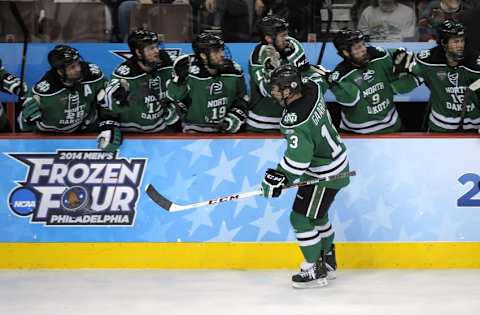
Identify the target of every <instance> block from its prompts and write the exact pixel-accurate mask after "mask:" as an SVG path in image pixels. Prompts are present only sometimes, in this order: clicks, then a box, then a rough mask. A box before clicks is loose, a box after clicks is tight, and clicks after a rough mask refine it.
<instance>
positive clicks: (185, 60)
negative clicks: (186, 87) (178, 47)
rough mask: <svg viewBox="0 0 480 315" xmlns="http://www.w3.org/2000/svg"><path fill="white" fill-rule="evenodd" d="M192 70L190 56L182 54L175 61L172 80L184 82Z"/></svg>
mask: <svg viewBox="0 0 480 315" xmlns="http://www.w3.org/2000/svg"><path fill="white" fill-rule="evenodd" d="M189 70H190V56H189V55H181V56H179V57H178V58H177V59H175V62H174V63H173V71H172V76H173V78H172V81H173V82H175V83H180V84H181V83H184V82H185V80H187V77H188V72H189Z"/></svg>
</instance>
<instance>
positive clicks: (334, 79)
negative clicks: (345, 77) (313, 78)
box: [327, 71, 340, 87]
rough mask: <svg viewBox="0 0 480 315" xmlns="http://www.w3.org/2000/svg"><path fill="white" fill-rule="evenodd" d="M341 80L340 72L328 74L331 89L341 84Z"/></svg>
mask: <svg viewBox="0 0 480 315" xmlns="http://www.w3.org/2000/svg"><path fill="white" fill-rule="evenodd" d="M339 79H340V73H339V72H338V71H333V72H328V73H327V81H328V85H329V86H330V87H332V86H335V85H338V83H339V82H340V80H339Z"/></svg>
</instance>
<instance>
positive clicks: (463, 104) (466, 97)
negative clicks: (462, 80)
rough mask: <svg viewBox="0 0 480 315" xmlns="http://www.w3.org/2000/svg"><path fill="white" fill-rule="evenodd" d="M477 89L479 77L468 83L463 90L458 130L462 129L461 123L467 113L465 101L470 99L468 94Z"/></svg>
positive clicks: (479, 86)
mask: <svg viewBox="0 0 480 315" xmlns="http://www.w3.org/2000/svg"><path fill="white" fill-rule="evenodd" d="M478 89H480V79H478V80H476V81H475V82H473V83H472V84H470V85H469V86H468V87H467V88H466V90H465V94H464V97H463V103H462V113H461V114H460V124H459V125H458V130H459V131H463V123H464V120H465V114H466V113H467V105H468V104H467V103H468V102H469V101H470V100H471V95H470V94H471V93H473V92H475V91H476V90H478Z"/></svg>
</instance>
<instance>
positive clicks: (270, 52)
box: [263, 45, 281, 71]
mask: <svg viewBox="0 0 480 315" xmlns="http://www.w3.org/2000/svg"><path fill="white" fill-rule="evenodd" d="M265 53H266V56H267V57H266V58H265V60H264V61H263V66H264V68H265V69H266V70H267V71H271V70H273V69H275V68H277V67H278V66H280V64H281V60H280V54H279V53H278V51H277V50H276V49H275V47H273V46H272V45H266V48H265Z"/></svg>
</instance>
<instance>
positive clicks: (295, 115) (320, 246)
mask: <svg viewBox="0 0 480 315" xmlns="http://www.w3.org/2000/svg"><path fill="white" fill-rule="evenodd" d="M271 83H272V97H274V99H275V100H276V101H277V102H278V103H279V104H280V105H281V106H282V107H283V108H284V109H285V110H284V112H283V116H282V120H281V123H280V131H281V132H282V134H283V136H284V138H285V139H286V140H287V142H288V146H287V149H286V151H285V154H284V157H283V159H282V161H281V162H280V163H279V164H278V166H277V168H276V169H275V170H274V169H268V170H267V172H266V173H265V177H264V180H263V183H262V190H263V195H264V196H265V197H278V196H279V195H280V194H281V192H282V190H281V187H282V186H283V185H287V184H288V183H293V182H294V181H295V180H297V179H300V180H301V181H304V180H308V179H312V178H322V177H325V176H330V175H336V174H340V173H344V172H348V170H349V164H348V159H347V151H346V147H345V145H344V144H343V142H342V140H341V139H340V137H339V135H338V133H337V130H336V129H335V127H334V126H333V124H332V122H331V119H330V115H329V113H328V110H327V108H326V106H325V99H324V95H323V93H322V89H321V87H320V86H319V85H318V84H317V83H315V82H314V81H312V80H306V81H305V83H304V82H302V78H301V76H300V73H299V72H298V70H297V68H295V67H294V66H292V65H283V66H280V67H278V68H276V69H275V70H274V71H273V72H272V75H271ZM349 181H350V180H349V178H348V177H346V178H342V179H339V180H335V181H330V182H320V183H318V184H316V185H308V186H303V187H301V188H299V189H298V192H297V195H296V198H295V201H294V203H293V211H292V212H291V214H290V222H291V224H292V226H293V228H294V230H295V234H296V237H297V240H298V242H299V245H300V249H301V251H302V253H303V256H304V257H305V262H304V263H303V264H302V266H301V271H300V273H298V274H296V275H294V276H293V277H292V285H293V286H294V287H295V288H308V287H317V286H325V285H327V284H328V282H327V271H328V274H329V276H330V277H329V278H334V277H335V273H334V272H335V269H336V261H335V251H334V245H333V239H334V231H333V229H332V226H331V224H330V222H329V219H328V209H329V208H330V206H331V204H332V202H333V200H334V198H335V195H336V194H337V193H338V191H339V190H340V189H341V188H343V187H345V186H347V185H348V183H349Z"/></svg>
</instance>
